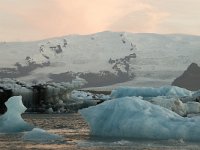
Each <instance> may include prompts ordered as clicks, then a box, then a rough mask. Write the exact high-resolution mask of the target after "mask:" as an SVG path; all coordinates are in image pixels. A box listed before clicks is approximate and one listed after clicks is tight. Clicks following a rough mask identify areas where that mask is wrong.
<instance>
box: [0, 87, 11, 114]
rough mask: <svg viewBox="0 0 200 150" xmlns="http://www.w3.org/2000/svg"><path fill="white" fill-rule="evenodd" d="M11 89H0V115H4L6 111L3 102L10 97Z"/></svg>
mask: <svg viewBox="0 0 200 150" xmlns="http://www.w3.org/2000/svg"><path fill="white" fill-rule="evenodd" d="M12 95H13V94H12V90H11V89H4V88H2V87H0V98H1V99H0V114H4V113H5V112H6V111H7V107H6V105H5V102H6V101H7V100H8V99H9V98H10V97H11V96H12Z"/></svg>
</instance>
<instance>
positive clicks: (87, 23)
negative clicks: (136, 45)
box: [0, 0, 200, 41]
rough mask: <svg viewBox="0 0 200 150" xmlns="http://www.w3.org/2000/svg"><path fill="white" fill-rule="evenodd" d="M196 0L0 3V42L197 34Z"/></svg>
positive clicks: (199, 14) (199, 3)
mask: <svg viewBox="0 0 200 150" xmlns="http://www.w3.org/2000/svg"><path fill="white" fill-rule="evenodd" d="M198 6H200V1H198V0H190V1H188V0H168V1H157V0H78V1H73V0H20V1H19V0H1V1H0V41H29V40H40V39H45V38H50V37H58V36H63V35H68V34H91V33H96V32H102V31H119V32H134V33H141V32H142V33H161V34H170V33H181V34H193V35H200V29H199V26H200V20H198V18H199V17H200V9H199V8H198Z"/></svg>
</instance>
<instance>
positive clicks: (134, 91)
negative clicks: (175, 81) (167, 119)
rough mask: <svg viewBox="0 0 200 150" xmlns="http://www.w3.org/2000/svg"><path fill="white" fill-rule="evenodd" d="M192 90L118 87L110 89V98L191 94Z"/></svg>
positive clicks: (169, 87)
mask: <svg viewBox="0 0 200 150" xmlns="http://www.w3.org/2000/svg"><path fill="white" fill-rule="evenodd" d="M193 93H194V92H192V91H189V90H187V89H184V88H180V87H176V86H163V87H159V88H153V87H119V88H117V89H115V90H113V91H112V93H111V97H112V98H120V97H126V96H129V97H131V96H142V97H157V96H177V97H183V96H192V94H193Z"/></svg>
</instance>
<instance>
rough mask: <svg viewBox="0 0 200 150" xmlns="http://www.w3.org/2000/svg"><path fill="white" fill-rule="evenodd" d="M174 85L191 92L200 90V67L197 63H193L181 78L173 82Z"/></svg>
mask: <svg viewBox="0 0 200 150" xmlns="http://www.w3.org/2000/svg"><path fill="white" fill-rule="evenodd" d="M172 85H175V86H179V87H183V88H186V89H189V90H199V89H200V67H199V66H198V65H197V64H196V63H192V64H191V65H190V66H189V67H188V68H187V70H186V71H185V72H184V73H183V74H182V75H181V76H180V77H178V78H177V79H175V80H174V81H173V83H172Z"/></svg>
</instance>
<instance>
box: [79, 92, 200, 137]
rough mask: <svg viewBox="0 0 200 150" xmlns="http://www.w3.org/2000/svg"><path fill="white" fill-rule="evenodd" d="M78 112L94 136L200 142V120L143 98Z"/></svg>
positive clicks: (108, 103) (113, 101) (123, 100)
mask: <svg viewBox="0 0 200 150" xmlns="http://www.w3.org/2000/svg"><path fill="white" fill-rule="evenodd" d="M181 91H182V90H181ZM181 93H182V92H181ZM182 94H183V95H185V94H184V93H182ZM182 94H181V95H182ZM188 94H190V93H188ZM149 95H150V94H148V96H149ZM79 113H80V114H81V115H82V116H83V118H84V119H85V120H86V121H87V123H88V124H89V127H90V131H91V134H92V135H96V136H105V137H118V138H119V137H120V138H124V137H125V138H137V139H155V140H167V139H183V140H188V141H199V140H200V130H199V128H200V117H195V118H187V117H185V118H184V117H181V116H180V115H178V114H176V113H174V112H172V111H170V110H168V109H166V108H163V107H161V106H158V105H154V104H152V103H150V102H148V101H145V100H143V99H142V97H122V98H117V99H113V100H110V101H105V102H104V103H102V104H100V105H97V106H92V107H89V108H85V109H82V110H79Z"/></svg>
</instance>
